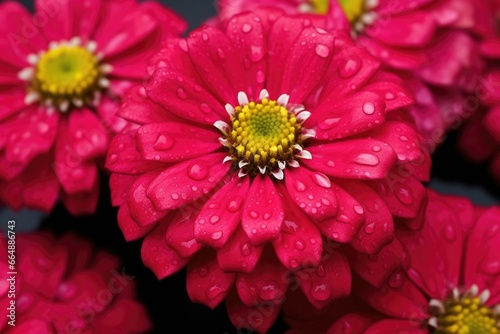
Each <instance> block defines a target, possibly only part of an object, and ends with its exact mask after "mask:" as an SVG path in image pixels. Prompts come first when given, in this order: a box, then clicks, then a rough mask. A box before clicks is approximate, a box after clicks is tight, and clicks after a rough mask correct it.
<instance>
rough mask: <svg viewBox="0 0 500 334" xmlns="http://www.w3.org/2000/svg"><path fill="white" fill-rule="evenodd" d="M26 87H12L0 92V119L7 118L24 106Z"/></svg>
mask: <svg viewBox="0 0 500 334" xmlns="http://www.w3.org/2000/svg"><path fill="white" fill-rule="evenodd" d="M0 85H1V83H0ZM25 96H26V89H23V88H21V89H12V90H8V91H5V92H4V91H2V92H1V93H0V120H2V121H3V120H4V119H7V118H8V117H10V116H12V115H13V114H14V113H16V112H17V111H19V110H21V109H22V108H23V107H24V106H25V103H24V97H25Z"/></svg>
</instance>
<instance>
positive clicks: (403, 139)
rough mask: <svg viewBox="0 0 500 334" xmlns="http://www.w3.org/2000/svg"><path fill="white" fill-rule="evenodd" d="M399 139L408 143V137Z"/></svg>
mask: <svg viewBox="0 0 500 334" xmlns="http://www.w3.org/2000/svg"><path fill="white" fill-rule="evenodd" d="M399 139H400V140H401V141H405V142H406V141H408V137H406V136H401V137H399Z"/></svg>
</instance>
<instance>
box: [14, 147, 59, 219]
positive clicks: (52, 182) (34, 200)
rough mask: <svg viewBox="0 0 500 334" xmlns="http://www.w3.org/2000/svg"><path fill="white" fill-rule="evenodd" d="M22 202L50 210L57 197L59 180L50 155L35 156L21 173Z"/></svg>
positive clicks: (34, 207)
mask: <svg viewBox="0 0 500 334" xmlns="http://www.w3.org/2000/svg"><path fill="white" fill-rule="evenodd" d="M22 179H23V198H24V204H25V205H26V206H27V207H29V208H33V209H38V210H42V211H45V212H50V211H51V210H52V208H53V207H54V205H55V204H56V202H57V200H58V198H59V180H58V179H57V177H56V175H55V174H54V170H53V169H52V155H51V154H45V155H41V156H38V157H36V158H35V159H34V160H33V162H32V163H31V164H30V165H29V166H28V168H26V170H25V171H24V172H23V174H22Z"/></svg>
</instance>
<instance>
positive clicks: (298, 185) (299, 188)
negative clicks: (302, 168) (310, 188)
mask: <svg viewBox="0 0 500 334" xmlns="http://www.w3.org/2000/svg"><path fill="white" fill-rule="evenodd" d="M295 189H296V190H297V191H298V192H303V191H305V190H306V185H305V184H304V183H303V182H301V181H299V180H296V181H295Z"/></svg>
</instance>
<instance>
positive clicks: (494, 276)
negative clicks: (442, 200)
mask: <svg viewBox="0 0 500 334" xmlns="http://www.w3.org/2000/svg"><path fill="white" fill-rule="evenodd" d="M499 241H500V208H498V207H492V208H490V209H488V210H487V211H486V212H484V213H483V214H482V215H480V216H479V217H478V219H477V221H476V224H475V226H474V227H473V228H472V230H471V232H470V234H469V240H468V242H467V248H466V249H467V251H466V252H465V272H464V276H465V277H464V281H465V284H467V286H468V287H470V285H472V284H477V285H478V286H479V289H480V290H483V289H489V290H490V293H491V296H492V297H491V299H490V300H488V305H495V304H497V303H498V302H500V282H499V280H498V275H499V274H500V255H499V252H498V243H499ZM450 255H451V254H450Z"/></svg>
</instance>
